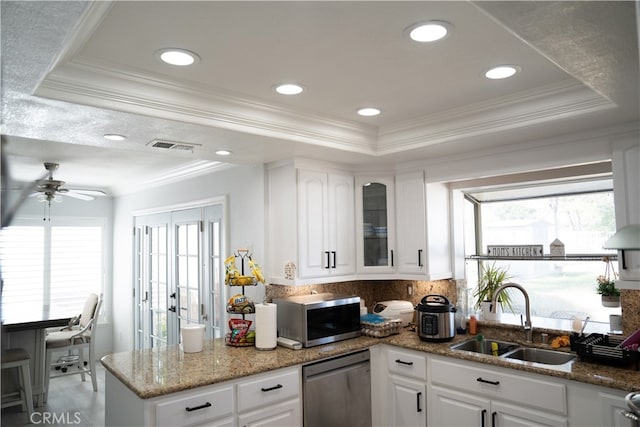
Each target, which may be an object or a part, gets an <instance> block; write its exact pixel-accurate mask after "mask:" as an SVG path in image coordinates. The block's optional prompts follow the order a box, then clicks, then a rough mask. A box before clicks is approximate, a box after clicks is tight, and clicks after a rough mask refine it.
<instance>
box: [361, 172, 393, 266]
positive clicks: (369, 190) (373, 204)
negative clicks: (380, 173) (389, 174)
mask: <svg viewBox="0 0 640 427" xmlns="http://www.w3.org/2000/svg"><path fill="white" fill-rule="evenodd" d="M362 210H363V212H362V214H363V215H362V218H363V223H364V224H363V227H364V230H363V236H364V265H365V266H386V265H388V264H389V259H388V249H387V247H388V242H387V186H386V185H385V184H381V183H378V182H372V183H368V184H365V185H364V186H363V187H362Z"/></svg>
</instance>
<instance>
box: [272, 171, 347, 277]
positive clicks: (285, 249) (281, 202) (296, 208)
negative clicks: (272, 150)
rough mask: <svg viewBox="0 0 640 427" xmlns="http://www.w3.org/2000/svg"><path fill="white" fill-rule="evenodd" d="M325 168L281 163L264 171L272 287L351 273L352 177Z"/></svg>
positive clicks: (345, 275)
mask: <svg viewBox="0 0 640 427" xmlns="http://www.w3.org/2000/svg"><path fill="white" fill-rule="evenodd" d="M326 169H327V168H326V167H325V168H324V169H321V168H312V167H308V165H306V164H305V165H304V166H299V165H296V164H294V163H285V164H275V165H270V166H269V168H268V170H267V174H268V180H267V181H268V184H267V185H268V186H267V200H268V209H269V214H268V221H267V228H268V230H267V236H268V239H267V240H268V248H269V251H268V261H267V265H268V267H269V268H268V270H267V275H268V276H269V279H270V282H271V283H280V284H294V283H295V284H298V283H299V284H304V283H321V282H323V281H336V280H349V279H353V277H354V275H355V272H356V255H355V252H356V251H355V234H354V228H355V225H354V206H355V204H354V183H353V182H354V179H353V176H352V175H349V174H348V173H340V172H339V171H336V170H331V171H330V172H326V171H325V170H326ZM288 272H289V273H291V275H292V276H288V275H287V273H288ZM329 279H330V280H329Z"/></svg>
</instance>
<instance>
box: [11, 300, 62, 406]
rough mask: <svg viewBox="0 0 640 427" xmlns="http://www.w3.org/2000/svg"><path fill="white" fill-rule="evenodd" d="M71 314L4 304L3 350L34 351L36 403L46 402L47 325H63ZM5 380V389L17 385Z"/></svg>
mask: <svg viewBox="0 0 640 427" xmlns="http://www.w3.org/2000/svg"><path fill="white" fill-rule="evenodd" d="M69 320H71V316H68V315H65V314H59V313H58V314H56V313H51V312H49V311H42V310H29V309H25V308H24V307H23V308H22V309H20V310H18V309H12V308H9V307H2V349H7V348H15V347H22V348H24V349H25V350H27V351H28V352H29V354H31V363H30V365H29V369H30V370H31V382H32V383H33V384H32V386H33V395H34V397H36V406H42V405H43V403H44V402H43V397H44V387H43V386H44V376H45V375H46V374H47V372H46V367H45V366H44V364H45V360H46V343H45V339H46V332H47V328H55V327H62V326H65V325H67V324H68V323H69ZM4 381H6V380H5V379H3V390H4V389H5V386H8V388H9V390H11V389H12V388H13V387H12V386H11V385H10V384H9V383H7V384H5V383H4Z"/></svg>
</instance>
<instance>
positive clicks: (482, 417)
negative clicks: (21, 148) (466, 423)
mask: <svg viewBox="0 0 640 427" xmlns="http://www.w3.org/2000/svg"><path fill="white" fill-rule="evenodd" d="M486 417H487V410H486V409H483V410H482V412H481V413H480V427H484V419H485V418H486Z"/></svg>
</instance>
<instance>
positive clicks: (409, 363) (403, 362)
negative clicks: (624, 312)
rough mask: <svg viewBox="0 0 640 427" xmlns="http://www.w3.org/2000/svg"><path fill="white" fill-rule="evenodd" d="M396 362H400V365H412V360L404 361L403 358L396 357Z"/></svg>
mask: <svg viewBox="0 0 640 427" xmlns="http://www.w3.org/2000/svg"><path fill="white" fill-rule="evenodd" d="M396 363H400V364H401V365H408V366H411V365H413V362H405V361H404V360H400V359H396Z"/></svg>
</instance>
